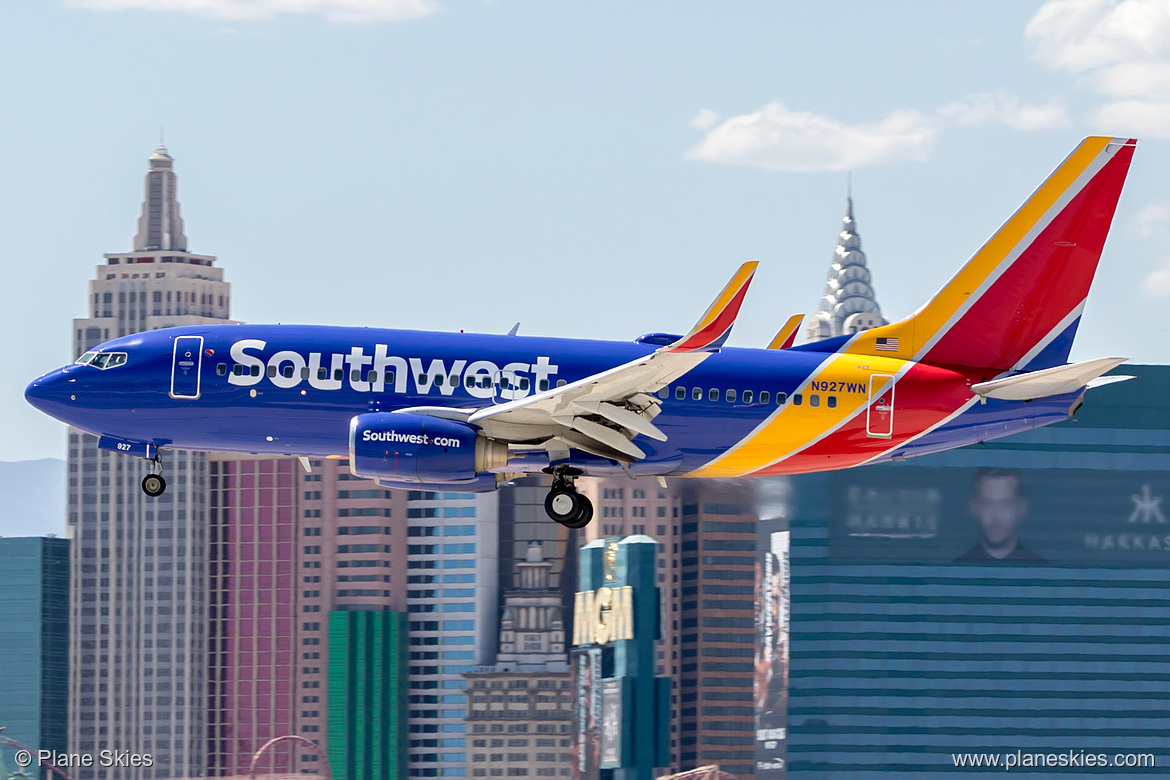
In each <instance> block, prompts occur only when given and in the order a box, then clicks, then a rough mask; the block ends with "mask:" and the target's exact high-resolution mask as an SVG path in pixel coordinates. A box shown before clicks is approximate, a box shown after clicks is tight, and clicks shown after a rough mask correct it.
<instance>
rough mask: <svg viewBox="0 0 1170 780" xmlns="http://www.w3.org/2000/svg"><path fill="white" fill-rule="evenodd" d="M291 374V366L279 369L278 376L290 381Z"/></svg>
mask: <svg viewBox="0 0 1170 780" xmlns="http://www.w3.org/2000/svg"><path fill="white" fill-rule="evenodd" d="M292 374H293V367H292V366H291V365H289V366H284V367H283V368H281V369H280V375H281V376H283V377H284V378H285V379H292Z"/></svg>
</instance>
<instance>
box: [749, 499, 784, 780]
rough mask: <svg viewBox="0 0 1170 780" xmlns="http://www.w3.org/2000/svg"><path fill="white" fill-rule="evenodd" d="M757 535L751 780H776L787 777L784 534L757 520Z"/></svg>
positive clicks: (778, 523) (778, 525) (776, 525)
mask: <svg viewBox="0 0 1170 780" xmlns="http://www.w3.org/2000/svg"><path fill="white" fill-rule="evenodd" d="M759 529H760V531H759V534H758V537H757V545H756V549H757V551H758V555H757V557H756V632H757V634H756V656H755V698H756V747H755V759H756V772H755V777H756V778H757V780H780V779H781V778H784V777H786V776H787V774H786V772H785V763H786V761H787V736H788V733H787V728H788V616H789V589H788V585H789V532H788V530H787V524H786V523H784V521H782V520H761V521H760V523H759ZM780 529H783V530H780Z"/></svg>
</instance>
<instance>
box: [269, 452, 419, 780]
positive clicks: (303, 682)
mask: <svg viewBox="0 0 1170 780" xmlns="http://www.w3.org/2000/svg"><path fill="white" fill-rule="evenodd" d="M310 464H311V471H310V473H308V474H303V473H300V467H299V466H297V467H296V469H297V474H296V477H295V480H296V483H297V485H298V492H299V496H298V499H299V501H300V504H299V506H300V509H299V512H298V514H299V515H300V517H299V519H298V521H297V522H296V524H295V526H294V530H295V533H296V547H297V550H296V553H297V556H296V560H297V564H296V577H295V579H296V583H295V585H296V602H295V607H294V609H295V615H296V627H295V628H296V631H295V637H296V648H295V652H296V658H297V659H298V670H297V674H296V689H295V690H296V696H295V699H296V700H295V702H294V704H295V706H296V708H297V709H296V714H297V717H296V734H297V735H298V736H301V737H304V738H305V739H309V740H312V741H313V742H315V743H317V745H318V746H319V747H321V748H322V750H324V751H326V752H327V753H328V755H330V756H334V755H338V751H339V750H341V751H342V753H341V755H343V756H345V760H346V761H353V762H357V764H355V766H356V765H358V764H360V763H361V761H359V759H358V757H357V756H358V754H362V755H366V753H364V751H365V750H366V748H365V747H363V746H355V745H349V746H348V747H347V745H346V742H347V740H349V739H351V738H352V736H353V734H354V733H356V732H353V731H351V728H352V727H353V724H355V723H356V722H358V721H360V720H361V719H360V717H358V716H357V714H356V713H357V712H358V711H359V710H361V709H362V707H361V706H359V705H358V704H357V703H355V702H358V701H362V700H361V697H360V695H359V694H358V693H357V692H355V691H353V690H349V689H347V687H346V686H347V685H348V684H350V683H352V684H353V685H358V684H367V683H368V682H369V680H370V679H372V677H370V675H369V674H366V672H365V671H362V670H364V669H366V666H365V664H366V663H367V662H369V663H374V664H375V666H378V665H380V668H382V669H383V670H387V671H388V670H391V669H392V670H393V677H394V679H387V680H386V684H387V689H388V690H389V691H393V692H395V694H396V697H395V696H389V697H387V698H386V699H385V701H380V705H381V704H384V705H385V706H386V707H387V708H389V710H388V711H393V712H395V713H397V712H399V709H401V713H402V715H403V717H404V716H405V712H406V707H405V699H404V689H405V684H406V669H405V667H404V665H402V664H400V663H399V660H402V659H405V645H404V643H405V641H406V640H405V637H404V636H403V632H402V631H400V628H401V629H405V625H404V623H405V620H404V619H402V620H400V618H402V616H403V615H404V613H405V612H406V543H407V538H406V495H407V494H406V493H405V492H403V491H398V490H387V489H386V488H384V487H381V486H380V485H378V484H377V483H376V482H373V481H372V480H366V479H360V478H358V477H355V476H353V474H351V473H350V471H349V461H348V460H345V459H339V458H323V459H320V460H317V459H314V460H312V461H310ZM353 612H374V613H378V614H377V615H376V616H372V617H368V618H350V617H348V614H349V613H353ZM363 620H364V621H367V622H364V623H363V622H362V621H363ZM400 624H403V625H401V626H400ZM383 632H389V633H387V634H385V636H386V637H390V636H393V639H394V641H393V642H389V641H387V642H382V643H374V644H369V645H368V646H367V643H371V642H373V639H374V638H375V637H380V636H383V635H384V634H383ZM335 639H338V640H341V641H342V644H341V645H340V646H338V647H334V646H333V642H334V640H335ZM371 654H376V655H377V657H376V658H374V657H373V656H372V655H371ZM400 655H401V659H400ZM359 667H360V668H359ZM371 669H372V667H371ZM339 680H340V681H342V682H341V683H339V682H338V681H339ZM342 683H344V684H342ZM355 696H357V698H356V699H355V698H354V697H355ZM366 703H367V704H368V703H369V702H366ZM339 712H340V713H344V716H343V717H341V718H340V719H338V718H337V717H335V716H336V715H337V713H339ZM354 718H358V721H355V720H354ZM390 721H393V724H394V728H395V729H400V730H401V731H402V733H403V734H402V735H399V734H398V733H397V731H396V732H395V733H394V734H389V733H387V734H384V735H383V736H385V737H386V738H387V739H390V740H391V741H396V740H397V739H398V737H399V736H403V735H404V734H405V723H403V722H402V719H401V718H388V719H387V720H386V722H390ZM334 726H339V727H341V728H342V729H343V732H342V733H339V734H334V733H333V732H332V731H331V729H332V728H333V727H334ZM384 728H385V725H384ZM396 744H397V743H396ZM354 751H356V752H354ZM298 755H299V760H298V761H297V768H298V771H300V772H301V773H302V774H306V773H311V774H319V773H320V772H321V770H320V763H321V762H320V757H319V756H318V755H316V754H314V753H312V752H311V751H307V750H302V751H300V752H299V754H298ZM371 760H372V759H371ZM274 766H275V765H274ZM333 769H334V776H335V777H340V776H341V775H340V771H341V767H340V766H334V767H333ZM350 770H352V767H350V768H349V770H347V771H350ZM387 771H389V768H387Z"/></svg>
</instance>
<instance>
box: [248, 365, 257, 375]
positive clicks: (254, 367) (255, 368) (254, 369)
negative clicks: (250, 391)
mask: <svg viewBox="0 0 1170 780" xmlns="http://www.w3.org/2000/svg"><path fill="white" fill-rule="evenodd" d="M248 373H250V374H251V375H252V376H260V366H252V370H251V371H249V372H248Z"/></svg>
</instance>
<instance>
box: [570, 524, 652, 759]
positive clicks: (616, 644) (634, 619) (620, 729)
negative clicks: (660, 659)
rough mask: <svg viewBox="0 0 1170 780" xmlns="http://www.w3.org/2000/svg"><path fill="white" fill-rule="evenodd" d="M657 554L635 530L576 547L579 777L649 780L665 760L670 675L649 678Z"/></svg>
mask: <svg viewBox="0 0 1170 780" xmlns="http://www.w3.org/2000/svg"><path fill="white" fill-rule="evenodd" d="M657 555H658V543H657V542H655V541H654V540H653V539H651V538H650V537H648V536H640V535H639V536H627V537H624V538H622V539H613V538H610V539H598V540H596V541H593V542H590V543H589V544H587V545H585V546H584V547H582V548H581V553H580V565H579V568H578V587H579V590H578V592H577V594H576V598H575V599H574V608H573V639H572V646H573V666H574V668H573V674H574V680H575V684H576V688H577V709H576V712H575V714H574V725H575V731H576V740H575V741H576V751H577V752H576V758H577V761H576V762H575V765H574V773H573V776H574V777H576V778H578V779H579V780H587V779H588V778H601V780H651V778H653V777H655V776H657V773H656V772H655V768H656V767H665V766H668V765H669V763H670V722H669V718H670V679H669V678H667V677H655V676H654V672H655V663H656V658H655V651H656V645H655V643H656V642H657V640H658V639H660V638H661V636H662V613H661V609H662V597H661V593H660V590H659V588H658V585H657V582H656V574H657V568H656V567H657V563H656V561H657Z"/></svg>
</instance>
